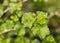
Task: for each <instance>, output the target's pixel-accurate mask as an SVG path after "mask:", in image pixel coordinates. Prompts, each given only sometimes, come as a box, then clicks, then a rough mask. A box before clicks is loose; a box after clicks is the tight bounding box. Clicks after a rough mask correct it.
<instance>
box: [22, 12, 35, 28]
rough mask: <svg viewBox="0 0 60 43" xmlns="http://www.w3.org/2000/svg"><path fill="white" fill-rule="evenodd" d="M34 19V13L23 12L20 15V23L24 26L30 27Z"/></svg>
mask: <svg viewBox="0 0 60 43" xmlns="http://www.w3.org/2000/svg"><path fill="white" fill-rule="evenodd" d="M34 21H35V14H34V13H30V12H29V13H24V15H23V17H22V23H23V24H24V27H26V26H27V27H29V28H31V26H32V24H33V23H34Z"/></svg>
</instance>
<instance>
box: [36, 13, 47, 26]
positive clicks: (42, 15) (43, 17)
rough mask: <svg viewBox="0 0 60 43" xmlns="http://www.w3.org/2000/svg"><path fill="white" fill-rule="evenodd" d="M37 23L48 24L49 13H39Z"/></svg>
mask: <svg viewBox="0 0 60 43" xmlns="http://www.w3.org/2000/svg"><path fill="white" fill-rule="evenodd" d="M36 22H37V23H39V24H41V25H42V24H47V22H48V19H47V13H44V12H37V21H36Z"/></svg>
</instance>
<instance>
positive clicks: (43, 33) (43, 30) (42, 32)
mask: <svg viewBox="0 0 60 43" xmlns="http://www.w3.org/2000/svg"><path fill="white" fill-rule="evenodd" d="M49 34H50V31H49V28H48V27H47V26H43V27H41V28H40V33H39V37H40V38H41V39H44V38H45V37H46V36H47V35H49Z"/></svg>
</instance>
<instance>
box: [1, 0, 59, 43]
mask: <svg viewBox="0 0 60 43" xmlns="http://www.w3.org/2000/svg"><path fill="white" fill-rule="evenodd" d="M2 1H3V0H2ZM2 1H1V2H2ZM47 1H48V0H33V1H32V2H33V3H35V4H36V3H37V2H39V3H41V2H42V3H45V2H47ZM43 7H44V6H43ZM43 7H42V10H43V9H44V8H43ZM40 9H41V8H40ZM6 10H7V12H6ZM44 10H45V9H44ZM48 10H49V9H48ZM57 39H58V38H57ZM0 43H56V41H55V38H54V37H53V35H52V34H51V32H50V30H49V28H48V13H47V12H43V11H35V12H24V11H23V1H21V0H4V1H3V2H2V3H1V4H0Z"/></svg>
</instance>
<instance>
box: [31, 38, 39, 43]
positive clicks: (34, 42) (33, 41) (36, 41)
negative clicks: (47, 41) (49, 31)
mask: <svg viewBox="0 0 60 43" xmlns="http://www.w3.org/2000/svg"><path fill="white" fill-rule="evenodd" d="M31 43H40V41H39V40H37V39H34V40H32V42H31Z"/></svg>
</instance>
